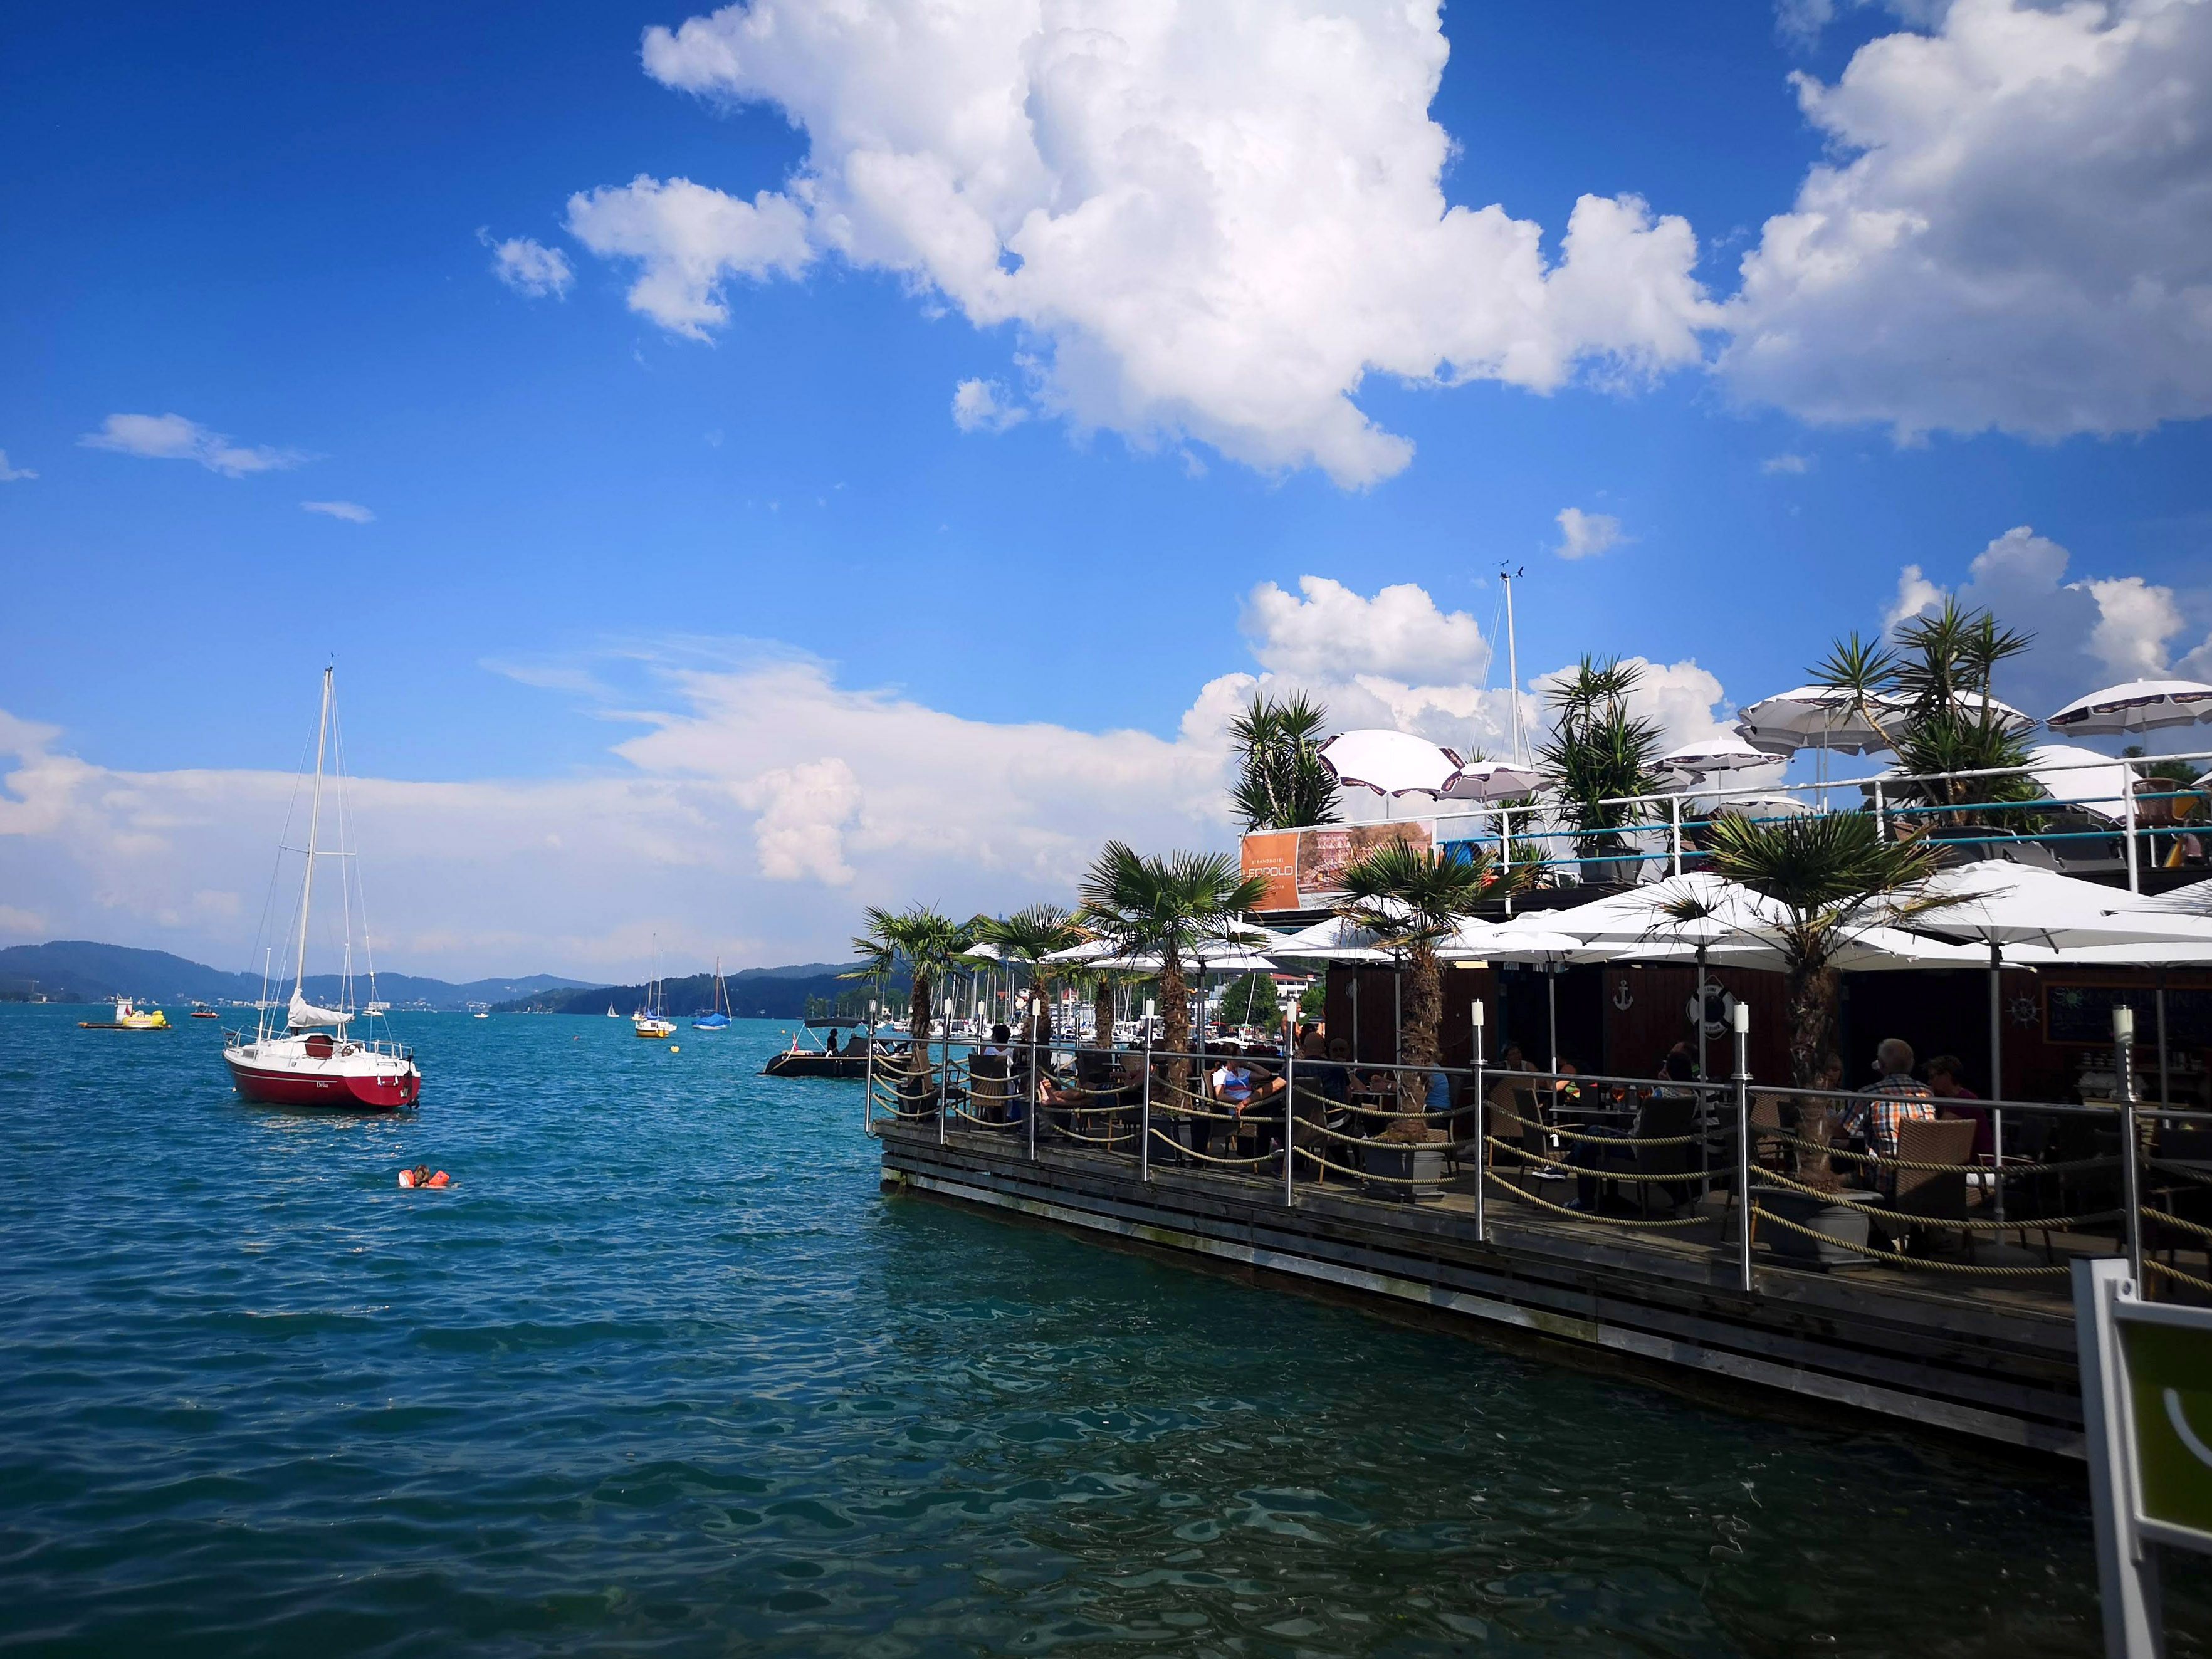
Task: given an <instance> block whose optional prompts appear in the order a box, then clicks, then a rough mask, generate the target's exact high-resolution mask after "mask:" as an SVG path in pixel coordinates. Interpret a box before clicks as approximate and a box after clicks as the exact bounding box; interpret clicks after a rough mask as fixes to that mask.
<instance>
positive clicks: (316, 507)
mask: <svg viewBox="0 0 2212 1659" xmlns="http://www.w3.org/2000/svg"><path fill="white" fill-rule="evenodd" d="M300 505H301V507H304V508H306V509H307V511H308V512H310V513H321V514H322V515H323V516H324V517H325V518H329V519H343V520H345V521H346V522H347V523H348V524H370V523H373V522H374V520H375V518H376V514H375V513H372V512H370V511H369V510H368V508H367V507H363V506H362V504H361V503H360V502H359V501H301V503H300Z"/></svg>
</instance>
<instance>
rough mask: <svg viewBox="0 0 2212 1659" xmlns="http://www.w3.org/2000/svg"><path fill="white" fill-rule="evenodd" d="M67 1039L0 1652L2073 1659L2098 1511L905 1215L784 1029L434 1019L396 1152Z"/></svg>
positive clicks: (2067, 1491)
mask: <svg viewBox="0 0 2212 1659" xmlns="http://www.w3.org/2000/svg"><path fill="white" fill-rule="evenodd" d="M85 1017H87V1011H85V1010H82V1009H76V1008H67V1009H64V1008H33V1007H22V1006H0V1127H4V1133H5V1135H6V1145H7V1151H8V1156H7V1158H6V1160H5V1163H4V1165H0V1198H4V1203H3V1204H0V1262H4V1264H5V1265H4V1268H0V1310H4V1329H5V1332H6V1335H7V1346H6V1361H5V1364H4V1368H3V1369H0V1645H6V1646H11V1647H21V1648H27V1649H35V1650H39V1651H41V1652H46V1653H56V1654H73V1653H84V1654H93V1653H99V1654H136V1653H161V1654H209V1655H215V1654H221V1655H224V1656H237V1655H260V1654H307V1655H312V1656H314V1659H337V1656H341V1655H354V1654H377V1655H402V1654H410V1655H411V1654H422V1655H428V1654H451V1653H459V1652H467V1653H473V1654H495V1655H508V1654H538V1653H584V1652H606V1651H619V1652H623V1653H626V1654H668V1655H690V1654H722V1653H731V1652H738V1651H744V1652H747V1653H771V1654H786V1653H788V1654H816V1653H833V1654H834V1653H851V1654H863V1655H882V1656H896V1655H904V1654H940V1653H942V1654H954V1653H969V1652H991V1653H1000V1652H1004V1653H1046V1652H1051V1651H1061V1652H1066V1653H1069V1654H1090V1653H1105V1652H1109V1651H1135V1650H1146V1651H1159V1652H1175V1653H1193V1654H1207V1653H1223V1654H1227V1653H1237V1654H1267V1655H1277V1654H1279V1655H1292V1654H1335V1653H1343V1654H1390V1655H1400V1654H1406V1655H1410V1654H1421V1653H1433V1652H1440V1651H1460V1652H1481V1653H1485V1654H1499V1655H1522V1654H1575V1655H1610V1654H1622V1655H1628V1654H1635V1655H1654V1654H1680V1655H1709V1654H1717V1653H1746V1654H1800V1653H1804V1654H1867V1655H1876V1654H1880V1655H1891V1654H1911V1655H1929V1654H1939V1655H1965V1654H1990V1655H2000V1654H2001V1655H2006V1656H2023V1655H2026V1656H2034V1655H2045V1654H2051V1655H2057V1654H2065V1655H2082V1654H2091V1653H2093V1652H2096V1651H2097V1650H2099V1641H2098V1634H2097V1624H2096V1605H2095V1600H2094V1590H2093V1569H2092V1565H2091V1561H2090V1557H2089V1548H2088V1537H2089V1530H2088V1522H2087V1512H2086V1510H2085V1508H2084V1504H2083V1499H2082V1496H2081V1492H2082V1483H2081V1478H2080V1477H2079V1475H2078V1474H2071V1473H2069V1472H2068V1471H2066V1470H2065V1469H2063V1468H2056V1467H2053V1468H2048V1469H2046V1468H2041V1467H2040V1466H2036V1465H2018V1464H2014V1463H2010V1462H2004V1461H2001V1460H1997V1459H1993V1458H1984V1457H1983V1456H1981V1455H1978V1454H1977V1453H1974V1452H1972V1451H1967V1450H1961V1449H1958V1448H1955V1447H1954V1446H1951V1445H1949V1444H1948V1443H1940V1442H1936V1441H1933V1440H1925V1439H1920V1438H1917V1437H1913V1436H1911V1435H1909V1434H1905V1433H1900V1432H1893V1431H1887V1430H1882V1429H1877V1428H1869V1427H1868V1426H1867V1425H1864V1424H1863V1423H1861V1422H1858V1421H1856V1420H1854V1421H1851V1422H1849V1423H1844V1424H1839V1425H1837V1426H1835V1427H1834V1428H1833V1429H1832V1430H1827V1431H1823V1430H1821V1429H1819V1428H1817V1427H1814V1428H1808V1427H1803V1426H1797V1425H1784V1424H1778V1423H1775V1422H1771V1421H1767V1420H1764V1419H1760V1418H1758V1417H1755V1416H1746V1415H1740V1414H1735V1413H1729V1412H1725V1411H1721V1410H1717V1409H1713V1408H1709V1407H1704V1406H1700V1405H1696V1404H1691V1403H1687V1402H1686V1401H1680V1400H1678V1399H1676V1398H1674V1397H1673V1396H1671V1395H1667V1394H1664V1393H1662V1392H1658V1391H1656V1390H1653V1389H1645V1388H1640V1387H1637V1386H1633V1385H1630V1384H1626V1383H1618V1382H1614V1381H1610V1380H1606V1379H1602V1378H1598V1377H1595V1376H1588V1375H1585V1374H1583V1373H1582V1372H1579V1371H1577V1370H1571V1369H1566V1368H1562V1367H1559V1366H1555V1365H1552V1364H1546V1363H1543V1362H1541V1361H1537V1360H1532V1359H1528V1358H1520V1357H1514V1356H1509V1355H1505V1354H1502V1353H1500V1352H1496V1351H1494V1350H1492V1349H1491V1348H1489V1347H1487V1346H1484V1345H1482V1344H1480V1343H1478V1342H1475V1341H1472V1340H1465V1339H1463V1338H1459V1337H1455V1336H1452V1335H1449V1334H1439V1333H1433V1332H1429V1331H1425V1330H1417V1329H1409V1328H1403V1327H1401V1326H1399V1325H1395V1324H1393V1323H1389V1322H1385V1321H1383V1320H1380V1319H1377V1318H1375V1317H1372V1316H1368V1315H1366V1314H1364V1313H1361V1312H1358V1311H1356V1310H1345V1309H1340V1308H1336V1307H1332V1306H1327V1305H1322V1304H1317V1303H1315V1302H1312V1301H1309V1300H1306V1299H1304V1298H1301V1297H1295V1296H1291V1295H1286V1294H1284V1293H1282V1292H1279V1291H1273V1290H1267V1289H1260V1288H1255V1287H1252V1286H1249V1285H1242V1284H1238V1283H1235V1282H1232V1281H1229V1280H1225V1279H1218V1278H1214V1277H1209V1276H1206V1275H1205V1274H1202V1273H1195V1272H1192V1271H1188V1270H1186V1269H1183V1268H1182V1267H1176V1266H1173V1265H1169V1264H1163V1263H1159V1262H1156V1261H1150V1260H1146V1259H1143V1258H1139V1257H1137V1256H1133V1255H1127V1254H1122V1253H1117V1252H1115V1251H1111V1250H1109V1249H1102V1248H1099V1247H1097V1246H1096V1245H1092V1244H1090V1243H1085V1242H1083V1241H1080V1240H1078V1239H1073V1238H1069V1237H1062V1236H1060V1235H1059V1234H1056V1233H1053V1232H1048V1231H1042V1230H1039V1229H1036V1228H1032V1227H1029V1226H1025V1225H1015V1224H1010V1223H1006V1222H1000V1221H995V1220H993V1219H989V1218H981V1217H975V1216H970V1215H968V1214H965V1213H962V1212H955V1211H952V1210H950V1209H947V1208H945V1207H942V1206H936V1205H932V1204H927V1203H925V1202H921V1201H919V1200H912V1199H885V1198H883V1197H881V1196H880V1195H879V1194H878V1191H877V1184H876V1173H875V1169H876V1161H875V1156H874V1153H875V1149H874V1146H873V1145H872V1143H871V1142H869V1141H868V1140H866V1139H864V1138H863V1136H862V1135H861V1133H860V1121H859V1118H860V1094H859V1089H858V1085H853V1084H836V1083H819V1082H799V1081H793V1082H776V1081H773V1080H769V1079H762V1078H759V1077H757V1075H755V1073H757V1070H758V1068H759V1066H760V1063H761V1060H763V1057H764V1056H765V1055H766V1054H769V1052H771V1051H772V1050H773V1049H774V1048H776V1047H778V1046H781V1042H782V1034H783V1032H784V1030H786V1028H784V1027H781V1026H778V1025H776V1024H773V1023H770V1022H761V1021H743V1022H739V1023H738V1024H736V1025H734V1026H732V1028H731V1029H730V1030H727V1031H725V1032H722V1033H720V1034H713V1035H710V1034H708V1033H703V1032H695V1031H692V1030H690V1029H689V1028H688V1027H686V1028H684V1029H683V1030H680V1031H679V1034H678V1039H677V1041H678V1042H680V1044H681V1045H682V1050H683V1052H682V1053H680V1054H671V1053H669V1052H668V1050H667V1048H666V1046H665V1045H664V1044H654V1043H647V1042H639V1041H638V1040H636V1039H635V1037H633V1036H631V1035H630V1031H629V1024H628V1022H627V1021H615V1020H606V1019H579V1018H520V1017H509V1018H494V1019H489V1020H470V1019H465V1018H459V1017H454V1016H418V1017H414V1018H401V1019H399V1020H398V1021H397V1022H395V1024H397V1025H398V1029H399V1031H400V1033H401V1034H402V1035H403V1036H405V1037H406V1038H407V1039H408V1040H409V1041H410V1042H414V1043H415V1044H416V1048H417V1050H418V1053H419V1054H420V1056H421V1058H422V1064H423V1068H424V1072H425V1083H424V1086H423V1091H422V1107H421V1109H420V1110H419V1111H417V1112H415V1113H410V1114H408V1115H403V1116H399V1117H397V1118H392V1119H388V1120H377V1119H369V1118H343V1117H318V1116H312V1115H300V1114H292V1113H286V1112H282V1111H276V1110H271V1109H266V1108H257V1107H249V1106H246V1105H243V1104H241V1103H239V1102H237V1101H236V1100H235V1099H234V1097H233V1096H232V1095H231V1093H230V1091H229V1087H228V1083H227V1081H226V1079H225V1078H224V1075H223V1072H222V1064H221V1060H220V1058H219V1054H220V1049H221V1046H222V1041H221V1028H220V1027H219V1026H216V1025H215V1024H212V1023H209V1022H189V1021H187V1022H184V1023H183V1024H182V1025H181V1028H180V1029H179V1030H174V1031H173V1032H170V1033H167V1034H166V1035H151V1036H146V1035H138V1034H131V1033H117V1032H89V1031H79V1030H77V1029H76V1020H77V1019H78V1018H85ZM418 1162H429V1163H432V1164H438V1165H442V1166H443V1167H444V1168H446V1169H447V1170H450V1171H452V1172H453V1176H455V1178H456V1179H457V1181H458V1182H459V1186H457V1187H456V1188H453V1190H451V1191H449V1192H444V1193H404V1192H401V1191H399V1190H398V1189H397V1188H396V1187H395V1185H394V1176H395V1174H396V1172H397V1171H398V1169H399V1168H400V1167H401V1166H402V1165H404V1164H415V1163H418ZM2198 1582H2200V1583H2201V1580H2200V1581H2198ZM2183 1588H2184V1591H2185V1594H2184V1595H2183V1596H2182V1597H2181V1598H2179V1601H2178V1603H2177V1606H2176V1607H2175V1608H2174V1625H2175V1629H2174V1632H2173V1635H2174V1650H2175V1651H2176V1652H2177V1653H2179V1654H2192V1653H2202V1652H2203V1651H2205V1648H2204V1645H2203V1641H2202V1632H2203V1629H2204V1628H2205V1627H2206V1626H2205V1621H2204V1620H2203V1616H2202V1615H2203V1608H2204V1605H2205V1604H2204V1602H2203V1600H2202V1599H2191V1595H2193V1592H2191V1591H2190V1589H2189V1587H2188V1586H2187V1585H2186V1584H2185V1586H2184V1587H2183Z"/></svg>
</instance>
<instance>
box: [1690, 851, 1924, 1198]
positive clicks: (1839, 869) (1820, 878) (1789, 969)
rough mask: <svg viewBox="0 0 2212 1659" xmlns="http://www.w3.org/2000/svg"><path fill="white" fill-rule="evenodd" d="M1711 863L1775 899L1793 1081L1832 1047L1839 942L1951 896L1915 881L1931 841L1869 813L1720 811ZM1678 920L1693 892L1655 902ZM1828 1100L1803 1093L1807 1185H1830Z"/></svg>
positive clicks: (1708, 910)
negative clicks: (1885, 829)
mask: <svg viewBox="0 0 2212 1659" xmlns="http://www.w3.org/2000/svg"><path fill="white" fill-rule="evenodd" d="M1711 858H1712V867H1713V869H1714V870H1715V872H1717V873H1718V874H1720V875H1722V876H1723V877H1725V878H1728V879H1729V880H1730V881H1734V882H1739V883H1741V884H1743V885H1744V886H1745V887H1747V888H1749V889H1750V890H1752V891H1753V892H1754V893H1757V894H1759V895H1760V896H1763V897H1765V898H1767V899H1769V900H1771V901H1772V902H1774V903H1775V904H1776V905H1778V906H1779V907H1780V908H1781V911H1782V918H1781V921H1780V922H1779V924H1778V927H1776V928H1775V930H1774V942H1775V944H1776V945H1777V946H1778V948H1779V949H1780V951H1781V953H1782V958H1783V964H1784V976H1785V978H1786V980H1787V981H1788V987H1789V990H1788V996H1789V1005H1790V1015H1789V1018H1790V1081H1791V1082H1792V1083H1793V1084H1795V1085H1796V1086H1797V1087H1798V1088H1800V1089H1809V1088H1811V1087H1813V1086H1814V1084H1815V1083H1816V1081H1817V1080H1818V1078H1819V1074H1820V1063H1821V1061H1822V1060H1823V1059H1825V1058H1826V1056H1827V1055H1828V1054H1830V1053H1832V1051H1833V1050H1834V1049H1835V1048H1836V1046H1837V1038H1836V1026H1837V1018H1836V1015H1837V1003H1838V979H1837V973H1836V969H1835V968H1834V967H1833V966H1832V963H1833V962H1834V960H1835V957H1836V954H1837V952H1838V951H1840V950H1842V949H1843V947H1844V945H1848V944H1849V943H1850V942H1851V940H1853V939H1857V937H1858V936H1859V935H1860V934H1862V933H1865V932H1866V931H1867V930H1868V929H1869V928H1870V927H1885V926H1889V925H1892V924H1894V923H1897V922H1899V921H1908V920H1910V919H1911V918H1912V917H1914V916H1916V915H1923V914H1925V913H1926V912H1928V911H1930V910H1933V909H1936V908H1939V907H1941V906H1942V905H1945V904H1948V903H1951V902H1954V901H1952V900H1950V899H1948V898H1942V897H1930V896H1928V895H1926V894H1924V893H1922V892H1920V891H1919V890H1918V889H1919V888H1920V886H1921V884H1923V883H1924V882H1925V881H1926V880H1927V879H1928V878H1929V877H1930V876H1932V875H1934V874H1935V873H1936V866H1937V862H1938V854H1937V849H1936V848H1933V847H1931V846H1928V845H1926V844H1924V843H1918V842H1890V841H1885V840H1883V839H1882V836H1881V831H1880V829H1878V828H1877V826H1876V825H1875V821H1874V818H1873V817H1872V816H1871V815H1869V814H1868V813H1864V812H1820V813H1808V814H1806V815H1804V816H1802V817H1787V818H1781V819H1778V820H1774V821H1771V822H1767V823H1753V821H1752V820H1750V819H1748V818H1741V817H1721V818H1716V819H1715V820H1714V821H1713V824H1712V829H1711ZM1659 908H1660V910H1661V911H1662V913H1663V914H1664V915H1668V916H1669V917H1670V918H1672V919H1673V920H1674V921H1696V920H1698V919H1699V918H1702V917H1705V916H1707V915H1711V914H1712V913H1713V910H1714V908H1715V906H1714V904H1713V903H1712V902H1710V901H1708V900H1705V899H1702V898H1699V897H1696V896H1688V897H1682V898H1676V899H1673V900H1669V901H1668V902H1663V903H1662V904H1661V905H1660V907H1659ZM1831 1113H1832V1107H1831V1105H1830V1103H1828V1102H1827V1101H1826V1100H1825V1099H1821V1098H1815V1097H1809V1096H1808V1097H1806V1098H1805V1099H1804V1100H1802V1102H1801V1103H1799V1106H1798V1120H1797V1121H1798V1133H1799V1135H1800V1136H1801V1137H1802V1139H1804V1140H1806V1141H1808V1142H1809V1143H1811V1144H1810V1146H1809V1147H1808V1148H1807V1149H1805V1150H1804V1151H1803V1152H1802V1158H1801V1159H1800V1162H1799V1176H1800V1179H1802V1180H1803V1181H1804V1182H1806V1183H1807V1184H1808V1186H1814V1187H1824V1188H1825V1187H1829V1186H1832V1185H1833V1184H1834V1176H1832V1175H1831V1174H1830V1172H1829V1169H1828V1154H1827V1152H1826V1147H1827V1145H1828V1134H1829V1130H1830V1117H1831Z"/></svg>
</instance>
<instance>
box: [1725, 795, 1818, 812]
mask: <svg viewBox="0 0 2212 1659" xmlns="http://www.w3.org/2000/svg"><path fill="white" fill-rule="evenodd" d="M1817 811H1820V808H1819V807H1817V806H1815V805H1814V804H1813V803H1812V802H1811V801H1809V800H1800V799H1798V798H1797V797H1796V796H1795V795H1755V794H1754V795H1738V794H1734V793H1729V794H1725V795H1716V796H1715V797H1714V798H1713V812H1714V815H1715V816H1716V817H1717V816H1718V815H1719V814H1721V813H1723V812H1733V813H1734V814H1735V815H1736V816H1737V817H1746V818H1794V817H1802V816H1803V815H1804V814H1806V813H1808V812H1817Z"/></svg>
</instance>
